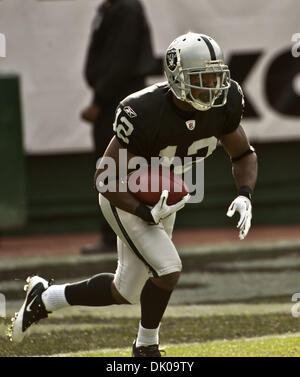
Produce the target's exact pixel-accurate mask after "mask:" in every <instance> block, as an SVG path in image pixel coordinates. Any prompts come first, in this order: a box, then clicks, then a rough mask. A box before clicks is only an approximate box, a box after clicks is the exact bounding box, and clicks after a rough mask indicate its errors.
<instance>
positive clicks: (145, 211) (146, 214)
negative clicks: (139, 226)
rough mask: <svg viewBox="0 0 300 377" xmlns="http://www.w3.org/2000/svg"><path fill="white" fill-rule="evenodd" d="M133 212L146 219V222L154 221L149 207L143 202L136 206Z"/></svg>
mask: <svg viewBox="0 0 300 377" xmlns="http://www.w3.org/2000/svg"><path fill="white" fill-rule="evenodd" d="M134 214H135V215H136V216H138V217H140V218H141V219H142V220H144V221H146V222H147V223H155V221H154V219H153V216H152V214H151V209H150V208H148V207H147V206H146V205H145V204H143V203H141V204H139V205H138V207H137V208H136V210H135V212H134Z"/></svg>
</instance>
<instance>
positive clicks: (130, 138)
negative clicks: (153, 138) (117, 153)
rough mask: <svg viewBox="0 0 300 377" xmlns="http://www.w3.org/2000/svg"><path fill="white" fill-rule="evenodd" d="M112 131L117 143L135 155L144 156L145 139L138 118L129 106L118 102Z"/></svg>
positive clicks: (145, 149)
mask: <svg viewBox="0 0 300 377" xmlns="http://www.w3.org/2000/svg"><path fill="white" fill-rule="evenodd" d="M113 131H114V134H115V136H116V138H117V139H118V141H119V143H120V144H121V145H122V146H123V147H124V148H126V149H127V150H128V151H129V152H130V153H132V154H134V155H136V156H145V155H146V153H147V149H148V148H147V140H146V137H145V135H144V134H143V132H142V126H141V124H140V119H139V117H138V116H137V114H136V113H135V111H134V110H133V109H132V108H131V107H130V106H124V105H122V104H120V105H119V106H118V108H117V110H116V115H115V121H114V124H113Z"/></svg>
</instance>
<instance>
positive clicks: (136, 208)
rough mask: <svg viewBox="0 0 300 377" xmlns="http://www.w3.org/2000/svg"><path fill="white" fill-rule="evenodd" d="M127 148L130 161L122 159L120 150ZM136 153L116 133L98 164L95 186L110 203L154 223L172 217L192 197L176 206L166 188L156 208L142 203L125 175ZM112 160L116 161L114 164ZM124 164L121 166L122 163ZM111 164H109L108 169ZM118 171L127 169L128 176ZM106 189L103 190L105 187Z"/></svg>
mask: <svg viewBox="0 0 300 377" xmlns="http://www.w3.org/2000/svg"><path fill="white" fill-rule="evenodd" d="M122 149H123V150H126V156H127V160H126V161H124V160H123V155H122V159H120V151H121V150H122ZM134 157H137V156H135V155H134V154H132V153H130V152H129V151H128V150H127V149H124V147H122V145H121V144H120V143H119V141H118V140H117V138H116V136H114V137H113V138H112V140H111V142H110V144H109V145H108V147H107V149H106V151H105V153H104V156H103V158H102V159H101V160H100V163H99V166H98V168H97V170H96V173H95V185H96V187H97V190H98V191H99V192H100V193H101V194H102V195H103V196H104V197H105V198H106V199H107V200H109V201H110V203H111V204H112V205H113V206H115V207H118V208H120V209H122V210H124V211H126V212H129V213H132V214H134V215H136V216H138V217H140V218H141V219H143V220H144V221H146V222H148V223H152V224H158V223H159V222H160V220H161V219H164V218H165V217H168V216H170V215H171V214H172V213H174V212H176V211H178V210H180V209H181V208H183V207H184V205H185V203H186V202H187V201H188V200H189V198H190V196H189V195H186V196H185V197H184V198H183V199H182V200H181V201H179V202H178V203H176V204H173V205H170V206H169V205H167V204H166V202H167V198H168V191H166V190H165V191H163V193H162V195H161V197H160V200H159V201H158V203H157V204H156V205H155V206H154V207H153V208H149V207H147V206H146V205H145V204H143V203H141V202H140V201H139V200H138V199H137V198H136V197H135V196H133V195H132V193H131V192H130V191H129V189H128V186H127V180H126V179H125V178H126V175H127V174H128V173H129V172H130V170H129V169H128V164H129V162H130V160H131V159H132V158H134ZM112 162H114V163H113V164H112ZM121 164H122V165H123V166H122V168H121V169H119V168H120V165H121ZM108 166H109V167H110V169H109V171H107V169H108ZM119 171H125V172H126V173H125V176H119ZM105 186H106V187H107V188H108V189H107V190H103V187H105Z"/></svg>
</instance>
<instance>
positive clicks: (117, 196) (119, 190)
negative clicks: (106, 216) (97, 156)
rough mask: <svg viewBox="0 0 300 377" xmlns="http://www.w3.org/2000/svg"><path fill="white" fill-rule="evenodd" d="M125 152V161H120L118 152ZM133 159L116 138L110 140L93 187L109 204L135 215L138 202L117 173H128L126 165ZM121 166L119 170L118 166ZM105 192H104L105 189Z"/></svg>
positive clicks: (123, 178)
mask: <svg viewBox="0 0 300 377" xmlns="http://www.w3.org/2000/svg"><path fill="white" fill-rule="evenodd" d="M122 149H123V150H125V151H126V156H127V160H126V161H120V151H121V150H122ZM133 157H135V155H133V154H132V153H130V152H129V151H128V150H127V149H124V147H123V146H122V145H121V144H120V143H119V141H118V139H117V138H116V136H114V137H113V138H112V139H111V142H110V143H109V145H108V147H107V149H106V151H105V153H104V156H103V158H102V159H101V160H100V163H99V166H98V168H97V170H96V173H95V185H96V188H97V190H98V191H99V192H100V193H101V194H102V195H103V196H104V197H105V198H106V199H107V200H109V201H110V202H111V204H112V205H114V206H116V207H118V208H120V209H122V210H124V211H126V212H129V213H133V214H135V213H136V210H137V208H138V206H139V205H140V201H139V200H138V199H136V198H135V197H134V196H133V195H132V194H131V193H130V191H129V190H128V188H127V183H126V180H125V178H126V176H125V177H123V176H119V171H120V170H123V171H125V172H127V173H128V172H129V171H128V163H129V161H130V160H131V158H133ZM121 163H122V164H123V166H122V169H120V164H121ZM104 187H105V189H106V191H105V189H104Z"/></svg>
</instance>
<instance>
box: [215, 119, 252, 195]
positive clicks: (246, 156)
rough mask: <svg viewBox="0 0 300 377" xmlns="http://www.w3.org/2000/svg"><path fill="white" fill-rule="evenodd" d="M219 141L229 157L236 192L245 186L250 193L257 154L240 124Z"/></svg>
mask: <svg viewBox="0 0 300 377" xmlns="http://www.w3.org/2000/svg"><path fill="white" fill-rule="evenodd" d="M221 142H222V145H223V147H224V149H225V150H226V152H227V153H228V154H229V156H230V157H231V161H232V174H233V177H234V180H235V184H236V187H237V190H238V192H239V191H240V189H241V188H242V187H247V188H248V190H249V192H250V194H252V192H253V190H254V187H255V184H256V179H257V156H256V153H255V152H254V150H253V148H252V147H251V146H250V144H249V141H248V139H247V136H246V134H245V132H244V130H243V128H242V126H239V127H238V128H237V129H236V130H235V131H234V132H231V133H229V134H226V135H224V136H223V137H222V139H221Z"/></svg>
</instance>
